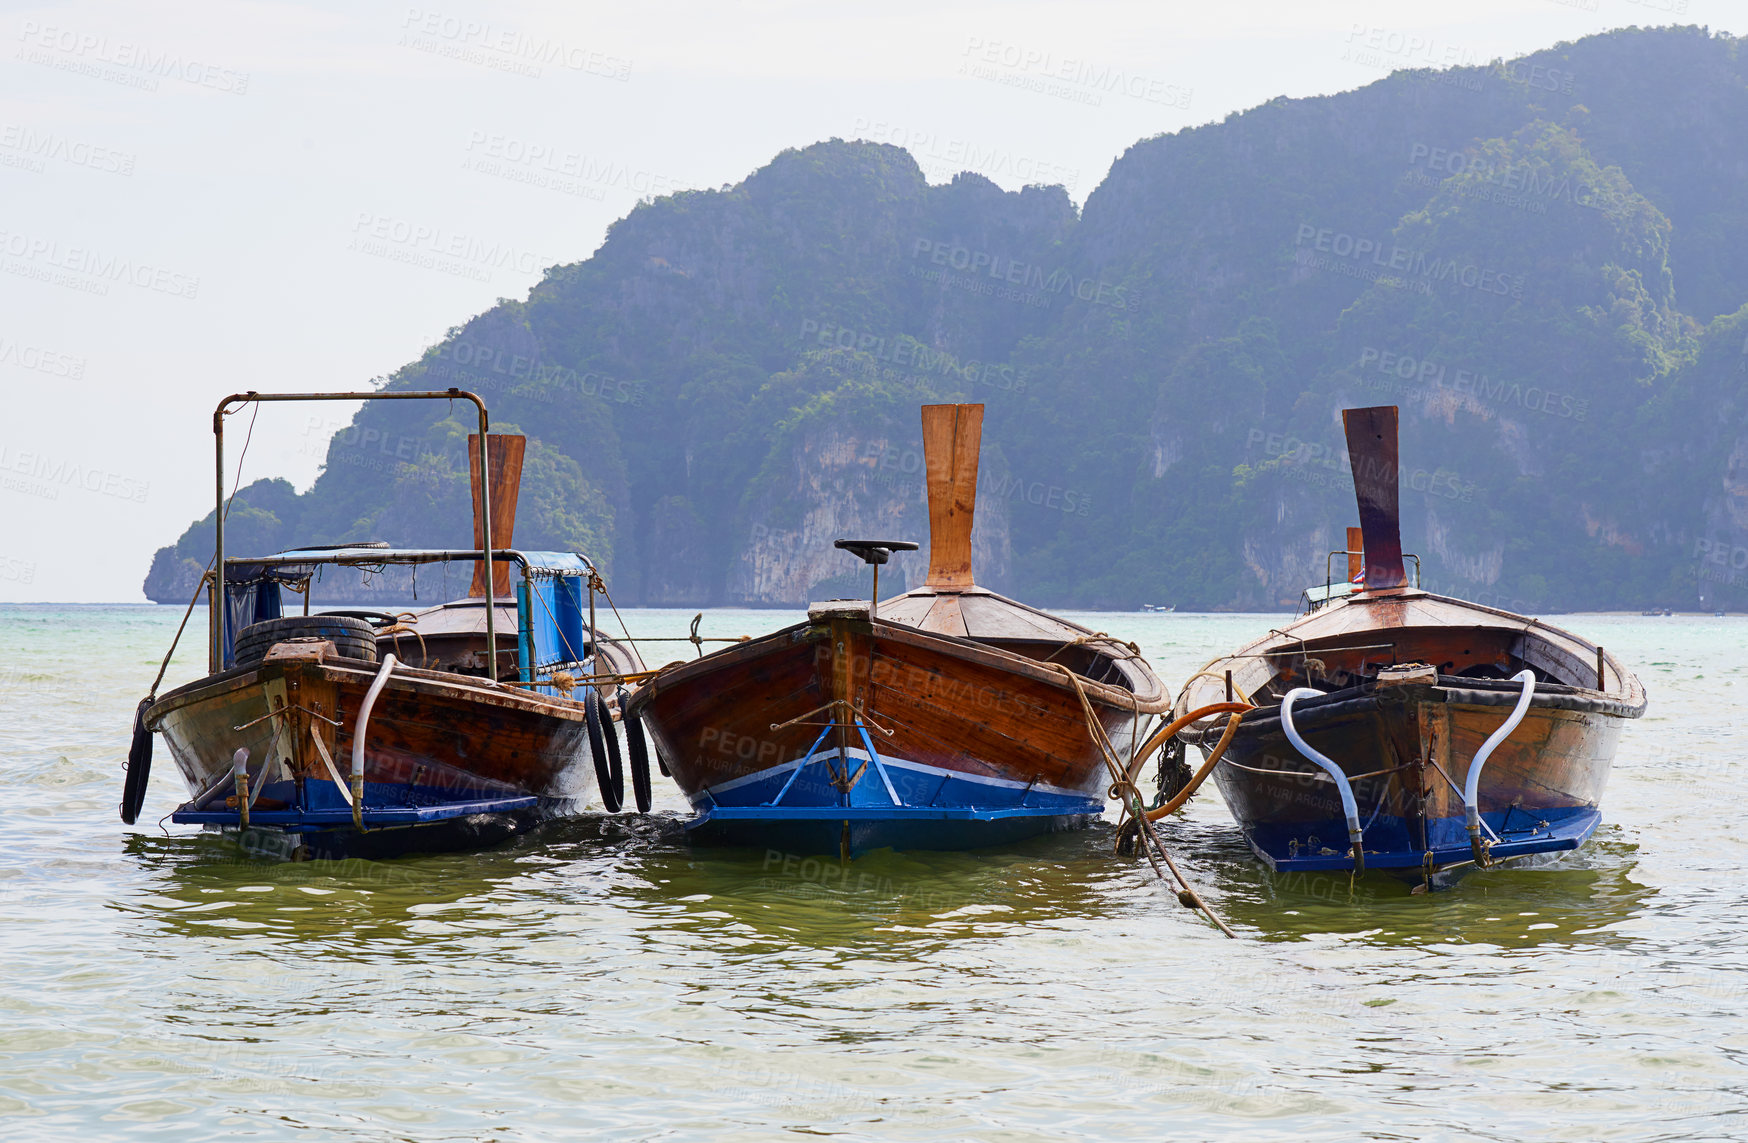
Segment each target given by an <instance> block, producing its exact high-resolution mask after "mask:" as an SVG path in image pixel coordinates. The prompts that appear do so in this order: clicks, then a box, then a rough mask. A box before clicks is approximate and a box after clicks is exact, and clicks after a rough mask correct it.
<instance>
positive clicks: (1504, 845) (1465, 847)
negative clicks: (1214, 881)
mask: <svg viewBox="0 0 1748 1143" xmlns="http://www.w3.org/2000/svg"><path fill="white" fill-rule="evenodd" d="M1481 820H1482V821H1483V822H1485V823H1486V824H1487V826H1488V827H1489V828H1490V829H1491V830H1492V831H1493V833H1495V834H1497V835H1498V837H1499V840H1498V841H1496V842H1494V843H1493V845H1492V847H1491V848H1490V849H1489V851H1488V855H1489V857H1490V858H1491V859H1492V860H1493V861H1494V862H1500V861H1508V860H1511V859H1513V858H1519V857H1528V856H1531V855H1533V854H1538V853H1559V852H1562V851H1565V850H1573V849H1577V848H1578V847H1579V846H1581V845H1583V844H1584V843H1585V842H1586V841H1588V840H1589V838H1590V835H1591V834H1592V833H1595V832H1596V827H1597V826H1598V825H1600V824H1601V822H1602V812H1601V811H1600V810H1597V809H1594V808H1591V807H1586V806H1566V807H1560V808H1558V809H1546V810H1538V811H1536V812H1535V813H1533V814H1532V813H1528V812H1526V811H1524V810H1521V809H1515V808H1514V809H1507V810H1505V811H1503V812H1494V813H1488V814H1483V815H1481ZM1415 824H1416V823H1413V822H1411V821H1409V820H1408V819H1405V818H1402V817H1384V816H1382V815H1380V816H1379V817H1377V818H1375V819H1373V821H1372V822H1371V823H1370V824H1368V825H1367V827H1366V832H1365V841H1366V868H1367V869H1416V870H1420V869H1425V868H1427V867H1428V866H1431V867H1432V868H1433V869H1448V868H1451V867H1453V866H1457V865H1463V864H1466V863H1469V862H1471V861H1473V859H1474V855H1473V853H1472V852H1471V850H1470V848H1469V834H1468V831H1467V829H1466V828H1465V826H1464V824H1463V819H1462V818H1457V817H1450V818H1438V819H1434V820H1431V821H1427V822H1426V823H1425V827H1426V834H1427V844H1426V845H1425V846H1417V845H1415V844H1413V843H1412V841H1411V837H1410V833H1411V829H1412V828H1413V827H1414V825H1415ZM1307 838H1310V839H1312V840H1314V841H1315V840H1319V839H1328V840H1329V842H1330V843H1331V845H1318V846H1315V847H1312V846H1309V845H1306V844H1305V839H1307ZM1346 838H1347V825H1346V823H1345V822H1344V821H1343V820H1342V818H1341V817H1340V815H1336V816H1335V817H1331V818H1328V819H1326V820H1324V821H1322V822H1295V823H1293V824H1292V825H1290V826H1287V825H1279V824H1274V823H1258V824H1255V825H1253V826H1252V827H1251V828H1250V829H1249V830H1247V831H1245V840H1246V841H1248V842H1249V843H1250V848H1251V849H1252V851H1254V852H1255V853H1256V855H1257V856H1258V857H1260V858H1262V860H1263V861H1264V862H1266V863H1267V864H1268V866H1269V868H1270V869H1273V870H1276V871H1277V872H1281V873H1290V872H1298V871H1309V870H1331V869H1343V870H1345V869H1351V868H1352V867H1353V861H1352V860H1351V859H1350V858H1349V857H1348V855H1347V842H1346ZM1333 846H1339V847H1340V848H1339V849H1336V848H1333Z"/></svg>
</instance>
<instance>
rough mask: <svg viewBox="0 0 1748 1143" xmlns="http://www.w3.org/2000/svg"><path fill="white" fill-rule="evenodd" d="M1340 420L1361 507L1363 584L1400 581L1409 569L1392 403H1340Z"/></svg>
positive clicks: (1373, 588) (1392, 584) (1382, 585)
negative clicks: (1354, 406)
mask: <svg viewBox="0 0 1748 1143" xmlns="http://www.w3.org/2000/svg"><path fill="white" fill-rule="evenodd" d="M1341 423H1342V427H1343V428H1345V429H1346V430H1347V458H1348V463H1349V464H1350V465H1351V466H1352V467H1353V488H1354V497H1355V499H1357V500H1358V501H1359V507H1360V532H1361V533H1362V541H1361V542H1362V544H1363V546H1364V549H1365V561H1366V566H1365V573H1366V590H1367V591H1376V590H1378V589H1379V588H1385V587H1401V586H1402V585H1403V584H1405V583H1407V582H1408V573H1407V571H1406V570H1405V569H1404V568H1403V566H1402V513H1401V504H1400V486H1399V485H1398V483H1397V480H1398V476H1397V472H1398V467H1397V455H1398V454H1397V440H1396V406H1394V405H1374V406H1372V407H1370V408H1366V409H1343V410H1342V411H1341Z"/></svg>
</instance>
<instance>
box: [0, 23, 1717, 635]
mask: <svg viewBox="0 0 1748 1143" xmlns="http://www.w3.org/2000/svg"><path fill="white" fill-rule="evenodd" d="M1669 22H1679V23H1695V24H1708V25H1710V26H1711V27H1712V28H1714V29H1722V30H1727V31H1730V32H1733V33H1735V34H1738V35H1740V34H1743V32H1744V31H1745V29H1748V4H1743V3H1742V2H1741V0H1647V2H1644V3H1633V2H1629V0H1510V2H1505V0H1463V2H1461V3H1455V2H1442V0H1441V2H1439V3H1408V2H1405V0H1393V2H1389V3H1361V2H1354V3H1334V2H1325V3H1318V2H1315V0H1300V2H1290V3H1289V2H1267V0H1251V2H1243V0H1228V2H1225V3H1215V4H1211V3H1194V4H1188V3H1178V2H1172V0H1152V2H1148V3H1094V2H1088V0H1079V2H1077V3H1067V2H1057V3H1052V4H1025V3H1014V2H1003V3H978V2H972V3H943V2H936V3H929V4H914V5H913V4H906V3H899V2H895V0H886V2H883V3H879V4H856V5H851V4H833V3H829V2H824V3H822V2H817V0H816V2H813V3H805V4H804V3H783V2H777V0H765V2H759V3H743V4H727V3H715V4H694V3H633V4H612V5H605V4H539V3H516V4H495V5H486V4H481V3H477V2H463V0H432V2H431V3H421V4H419V5H411V4H407V3H394V4H372V3H334V4H298V3H265V2H255V3H250V2H226V3H212V4H202V3H189V2H175V0H170V2H162V3H145V4H142V3H138V2H137V0H136V2H134V3H82V2H77V0H75V2H72V3H67V4H61V5H52V6H51V5H44V6H23V7H20V6H16V5H11V4H8V5H6V12H5V14H4V15H0V37H3V39H4V43H5V44H6V51H5V53H4V57H3V58H4V62H3V63H0V100H3V108H4V109H3V111H0V188H3V194H0V203H3V204H4V209H3V210H0V270H4V271H5V273H4V274H0V389H3V392H4V394H5V397H6V401H5V404H4V410H5V411H4V414H3V415H0V523H3V525H4V527H0V600H13V601H19V600H79V601H141V600H143V599H144V596H143V595H142V594H141V593H140V582H141V580H142V579H143V578H144V576H145V573H146V569H147V567H148V565H149V563H150V561H151V556H152V552H153V551H154V550H155V549H156V548H157V547H159V546H160V545H162V544H164V543H167V542H169V541H170V540H172V539H174V538H175V537H176V535H178V534H179V533H180V532H181V530H182V529H183V528H184V527H185V526H186V525H187V524H188V522H189V521H190V520H191V519H193V518H194V517H196V516H198V515H200V514H201V513H204V512H205V511H207V510H208V509H209V508H210V507H211V505H212V433H211V413H212V408H213V406H214V404H215V403H216V401H217V399H218V398H219V397H221V396H223V395H224V394H226V393H229V392H233V391H236V390H240V389H260V390H263V391H274V390H279V391H289V390H294V389H296V390H308V389H347V388H364V387H368V385H369V383H370V381H371V379H372V378H377V377H381V376H383V375H385V374H387V373H390V372H392V371H393V370H395V369H396V368H398V367H399V366H401V365H403V364H405V363H406V362H407V361H409V360H412V359H414V358H416V357H417V356H418V355H419V354H420V352H421V351H422V350H423V349H424V348H425V347H426V346H428V345H430V344H432V343H433V342H434V341H436V340H437V339H438V338H440V337H441V336H442V334H443V332H444V330H446V329H447V328H448V327H450V326H452V325H457V324H460V323H461V322H462V321H464V320H466V319H467V318H469V317H471V316H472V315H474V314H476V313H478V312H480V311H482V310H484V309H487V308H489V307H490V306H491V305H492V304H493V303H494V302H495V301H496V300H497V299H498V298H500V297H517V298H519V297H522V296H524V295H525V293H526V292H527V290H528V288H529V287H530V286H531V285H532V284H533V283H534V282H536V281H537V280H538V279H539V276H540V270H541V269H542V268H543V267H545V266H547V265H550V264H552V263H555V262H570V261H576V260H580V259H582V258H586V257H587V256H588V255H589V254H590V253H591V252H592V251H594V250H595V248H596V247H597V246H598V245H599V244H600V242H601V239H602V237H603V235H604V234H605V232H606V228H607V226H608V225H609V224H610V223H611V222H612V221H613V220H614V219H616V218H619V217H621V216H623V215H624V214H625V213H626V212H627V211H628V210H629V209H630V208H631V206H632V205H633V204H634V203H635V202H636V201H637V200H638V198H640V197H642V196H644V195H648V194H663V193H666V192H668V191H670V190H674V189H680V188H686V187H714V186H721V185H723V184H725V183H732V182H738V181H739V180H740V179H742V178H743V177H745V176H746V175H747V174H748V173H749V172H751V171H752V170H754V169H755V168H757V167H759V166H761V165H763V164H764V163H766V162H768V161H769V160H770V158H771V157H772V156H773V155H775V154H776V153H777V152H778V151H780V150H782V149H783V148H786V147H795V146H803V145H806V144H808V143H812V142H816V141H818V140H821V139H827V138H830V137H832V136H840V137H844V138H867V139H873V140H879V141H884V142H892V143H898V144H901V145H904V146H907V147H909V148H910V149H911V150H912V152H913V153H914V154H915V155H916V156H917V159H918V160H919V162H920V163H921V165H922V167H923V169H924V170H925V171H926V172H927V173H928V175H929V178H930V180H931V181H945V180H947V179H948V178H950V177H951V176H952V174H953V172H954V171H957V170H961V169H969V170H976V171H981V172H982V173H984V174H986V175H988V176H989V177H991V178H992V179H994V180H995V181H996V182H997V183H999V184H1001V185H1002V186H1004V187H1007V188H1010V189H1011V188H1016V187H1019V186H1021V185H1023V184H1025V183H1028V182H1040V181H1042V182H1061V183H1065V184H1066V185H1067V186H1068V187H1069V188H1070V191H1071V193H1072V195H1073V197H1074V199H1075V200H1076V201H1077V202H1081V201H1084V200H1085V198H1086V196H1087V194H1088V192H1090V191H1091V190H1092V188H1093V187H1095V186H1096V185H1097V184H1098V182H1099V181H1100V179H1102V178H1103V177H1104V175H1105V172H1106V171H1107V170H1108V169H1109V167H1110V165H1111V163H1112V161H1113V160H1115V159H1116V158H1117V157H1118V156H1119V155H1121V154H1122V152H1123V150H1124V149H1125V148H1127V147H1128V146H1129V145H1130V144H1132V143H1134V142H1135V141H1136V140H1138V139H1141V138H1144V137H1147V136H1149V135H1155V134H1159V133H1161V132H1170V131H1176V130H1178V129H1180V128H1183V127H1186V126H1193V125H1196V124H1200V123H1206V122H1208V121H1210V120H1218V119H1221V118H1223V117H1224V116H1225V115H1227V114H1228V113H1229V112H1231V111H1234V110H1242V109H1244V108H1248V107H1253V106H1255V105H1256V104H1258V103H1261V102H1264V101H1266V100H1268V99H1270V98H1272V97H1274V96H1277V95H1289V96H1304V95H1315V94H1322V93H1330V92H1337V91H1345V90H1349V89H1352V88H1356V87H1360V86H1364V85H1365V84H1367V83H1370V82H1372V81H1374V80H1376V79H1378V78H1380V77H1381V76H1383V75H1384V74H1385V73H1386V72H1387V71H1388V70H1390V69H1392V68H1395V67H1425V66H1445V65H1449V64H1469V63H1479V62H1485V61H1487V60H1489V59H1491V58H1493V57H1495V56H1506V57H1509V56H1513V55H1519V54H1522V53H1524V52H1528V51H1533V50H1535V49H1538V48H1542V47H1546V46H1548V45H1551V44H1553V43H1555V42H1557V41H1559V40H1568V39H1576V38H1578V37H1580V36H1584V35H1587V34H1589V33H1592V32H1596V31H1600V30H1603V29H1605V28H1612V27H1621V26H1626V25H1631V24H1641V25H1644V24H1660V23H1669ZM1107 68H1110V69H1117V70H1118V71H1120V72H1121V73H1122V74H1123V75H1124V76H1125V78H1126V91H1125V92H1122V93H1117V92H1111V91H1106V90H1102V89H1100V88H1099V87H1098V86H1096V85H1094V84H1090V83H1087V82H1084V81H1079V80H1077V78H1076V77H1079V76H1084V75H1085V74H1086V73H1085V70H1084V69H1107ZM1062 77H1067V78H1062ZM1586 78H1587V80H1588V79H1589V77H1586ZM457 249H459V250H463V251H466V250H476V251H491V253H490V254H487V255H485V256H479V257H468V256H465V255H464V256H462V257H459V258H456V257H449V256H446V255H445V254H444V252H446V251H450V250H457ZM351 412H352V410H351V409H350V408H349V407H339V406H334V407H326V406H298V407H291V406H278V407H269V408H267V409H266V410H265V411H264V412H263V413H262V415H261V418H260V421H259V423H258V425H257V428H256V430H255V439H254V442H253V444H252V446H251V448H250V451H249V456H248V461H247V467H246V469H245V472H244V476H243V479H244V481H245V482H247V481H249V480H251V479H253V478H255V477H259V476H268V475H280V476H285V477H288V478H290V479H291V480H292V481H293V482H294V483H295V484H296V485H297V486H298V487H299V488H300V489H302V488H306V487H308V485H309V483H310V481H312V480H313V479H314V478H315V475H316V471H317V465H318V464H319V463H320V461H321V459H322V457H323V455H324V454H325V451H326V439H327V436H328V434H329V433H330V432H332V430H333V429H334V428H335V427H336V426H337V425H339V424H343V423H345V421H346V420H347V419H348V418H349V417H350V415H351ZM232 424H233V425H236V424H237V422H235V421H234V420H233V422H232ZM237 427H238V429H239V430H240V428H241V426H240V425H238V426H237ZM240 435H241V434H240V432H239V433H238V436H237V437H236V438H233V439H234V440H235V441H236V442H237V443H240ZM233 447H234V445H233ZM231 455H232V457H233V458H234V456H235V453H234V452H232V453H231Z"/></svg>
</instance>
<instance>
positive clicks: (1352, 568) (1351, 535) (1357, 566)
mask: <svg viewBox="0 0 1748 1143" xmlns="http://www.w3.org/2000/svg"><path fill="white" fill-rule="evenodd" d="M1364 570H1366V534H1365V533H1364V532H1362V531H1361V530H1360V529H1358V528H1351V527H1350V528H1349V529H1348V530H1347V581H1348V582H1349V583H1355V582H1357V581H1358V580H1359V578H1360V573H1361V572H1362V571H1364Z"/></svg>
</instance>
